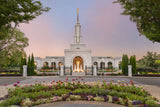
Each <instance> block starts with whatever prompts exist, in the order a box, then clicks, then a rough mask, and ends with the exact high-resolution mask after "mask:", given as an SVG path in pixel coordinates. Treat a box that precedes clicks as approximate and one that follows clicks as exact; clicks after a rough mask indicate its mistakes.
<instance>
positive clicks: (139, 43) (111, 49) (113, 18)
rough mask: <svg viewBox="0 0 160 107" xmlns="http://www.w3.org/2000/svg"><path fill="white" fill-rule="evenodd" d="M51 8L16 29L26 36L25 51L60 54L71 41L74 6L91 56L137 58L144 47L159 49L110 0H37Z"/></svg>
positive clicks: (159, 46) (50, 54) (159, 50)
mask: <svg viewBox="0 0 160 107" xmlns="http://www.w3.org/2000/svg"><path fill="white" fill-rule="evenodd" d="M40 1H41V2H42V3H43V5H44V6H48V7H50V8H51V10H50V11H49V12H47V13H44V14H43V15H41V16H39V17H37V18H36V19H34V20H33V21H30V23H29V24H21V25H20V29H21V30H22V31H23V32H24V33H25V35H26V36H27V37H28V38H29V46H28V47H27V48H25V50H26V52H27V54H28V55H29V54H31V53H34V55H35V56H36V57H45V56H64V49H66V48H70V44H71V43H73V36H74V25H75V23H76V12H77V8H79V11H80V24H81V26H82V36H83V38H82V41H83V43H86V44H87V48H89V49H91V50H92V55H93V56H112V57H120V56H122V55H123V54H128V55H129V56H130V55H134V54H135V55H136V56H137V58H138V59H139V58H141V57H142V56H144V55H145V54H146V52H147V51H154V52H158V53H160V44H159V43H152V42H151V41H149V40H148V39H146V38H145V37H144V36H139V33H138V31H137V29H136V24H135V23H133V22H131V21H130V20H129V16H122V15H121V14H120V13H121V12H122V8H121V6H120V5H119V4H113V3H112V2H113V1H114V0H40Z"/></svg>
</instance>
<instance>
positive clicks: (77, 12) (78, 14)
mask: <svg viewBox="0 0 160 107" xmlns="http://www.w3.org/2000/svg"><path fill="white" fill-rule="evenodd" d="M77 23H79V8H77Z"/></svg>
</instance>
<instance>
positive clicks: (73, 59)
mask: <svg viewBox="0 0 160 107" xmlns="http://www.w3.org/2000/svg"><path fill="white" fill-rule="evenodd" d="M64 54H65V56H46V58H40V57H35V63H36V65H37V69H41V68H42V67H43V66H46V65H47V66H49V67H53V69H60V66H61V65H64V66H65V67H66V68H67V67H69V68H71V69H72V71H73V72H75V71H78V72H83V71H84V70H85V69H86V67H92V66H93V65H96V66H97V68H98V69H106V68H110V67H112V68H115V69H119V64H120V62H121V61H122V58H121V57H116V58H112V57H107V56H92V51H91V50H90V49H88V48H86V44H84V43H83V42H82V35H81V25H80V22H79V9H77V22H76V24H75V34H74V42H73V43H72V44H70V49H65V50H64Z"/></svg>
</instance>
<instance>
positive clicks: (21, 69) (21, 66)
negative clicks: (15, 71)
mask: <svg viewBox="0 0 160 107" xmlns="http://www.w3.org/2000/svg"><path fill="white" fill-rule="evenodd" d="M23 60H24V59H23V56H21V64H20V73H23Z"/></svg>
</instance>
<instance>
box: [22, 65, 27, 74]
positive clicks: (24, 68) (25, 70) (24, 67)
mask: <svg viewBox="0 0 160 107" xmlns="http://www.w3.org/2000/svg"><path fill="white" fill-rule="evenodd" d="M23 77H27V65H23Z"/></svg>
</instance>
